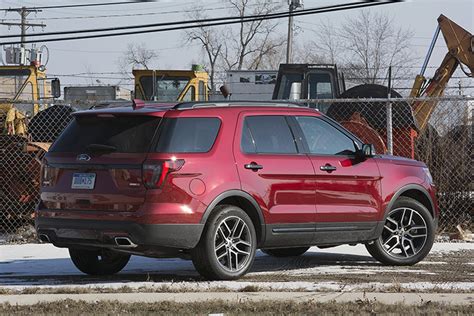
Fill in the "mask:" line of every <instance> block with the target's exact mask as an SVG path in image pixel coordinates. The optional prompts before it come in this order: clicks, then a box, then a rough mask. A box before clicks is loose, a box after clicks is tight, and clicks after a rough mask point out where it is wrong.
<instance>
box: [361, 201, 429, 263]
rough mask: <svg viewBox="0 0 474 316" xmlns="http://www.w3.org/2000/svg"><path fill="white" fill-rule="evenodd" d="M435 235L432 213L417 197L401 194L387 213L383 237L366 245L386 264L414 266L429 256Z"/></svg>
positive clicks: (377, 258)
mask: <svg viewBox="0 0 474 316" xmlns="http://www.w3.org/2000/svg"><path fill="white" fill-rule="evenodd" d="M434 238H435V224H434V220H433V216H432V215H431V213H430V212H429V211H428V210H427V209H426V207H425V206H424V205H423V204H421V203H420V202H418V201H417V200H415V199H412V198H408V197H400V198H398V200H397V201H395V203H394V205H393V207H392V209H391V210H390V211H389V213H388V215H387V219H386V220H385V224H384V229H383V231H382V234H381V236H380V237H379V238H377V239H376V240H374V241H373V242H372V243H370V244H366V248H367V251H368V252H369V253H370V254H371V255H372V257H374V258H375V259H376V260H378V261H380V262H381V263H383V264H387V265H396V266H402V265H413V264H415V263H418V262H420V261H421V260H423V259H424V258H425V257H426V256H427V255H428V253H429V252H430V250H431V247H432V246H433V242H434Z"/></svg>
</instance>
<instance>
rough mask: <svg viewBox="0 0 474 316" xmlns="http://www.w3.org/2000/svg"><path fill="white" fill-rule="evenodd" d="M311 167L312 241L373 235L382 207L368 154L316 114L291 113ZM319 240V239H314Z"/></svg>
mask: <svg viewBox="0 0 474 316" xmlns="http://www.w3.org/2000/svg"><path fill="white" fill-rule="evenodd" d="M294 119H295V120H296V123H297V126H299V127H300V129H301V132H302V134H303V135H304V139H305V144H306V147H307V148H306V150H307V153H308V157H309V158H310V159H311V162H312V164H313V167H314V171H315V182H316V232H317V233H316V243H326V242H344V241H353V240H354V239H355V240H357V239H360V240H363V239H364V238H366V236H370V235H371V234H373V233H375V231H374V230H375V228H376V226H377V224H378V223H377V218H379V212H380V210H381V194H380V188H381V187H380V172H379V169H378V166H377V163H376V162H375V160H374V159H373V158H365V159H360V158H358V157H357V156H356V151H357V147H358V146H361V144H357V143H358V142H357V141H355V140H354V139H353V138H351V137H349V135H348V134H346V132H345V131H344V130H343V129H342V128H340V127H339V126H338V125H337V124H334V123H333V122H332V121H330V120H327V119H326V118H324V117H321V116H295V117H294ZM318 238H319V240H318Z"/></svg>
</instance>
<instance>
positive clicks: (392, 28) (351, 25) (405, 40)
mask: <svg viewBox="0 0 474 316" xmlns="http://www.w3.org/2000/svg"><path fill="white" fill-rule="evenodd" d="M315 34H316V41H315V42H314V43H313V47H314V49H315V50H316V51H317V52H318V53H319V54H320V55H323V56H326V58H325V59H326V60H327V61H328V62H331V63H338V64H339V65H340V66H342V67H343V68H345V69H344V72H345V73H346V77H347V78H350V79H349V81H352V82H354V83H378V84H386V82H387V79H386V78H387V69H388V67H389V66H390V65H391V66H392V76H393V78H394V82H395V83H398V84H399V83H400V82H402V81H404V80H408V79H411V78H412V69H411V66H413V65H414V61H415V59H414V57H413V53H412V49H411V45H410V42H411V39H412V37H413V33H412V31H410V30H408V29H405V28H403V27H399V26H397V25H395V22H394V19H393V18H392V17H390V16H388V15H386V14H383V13H373V12H371V11H369V10H361V11H360V13H359V14H358V15H357V16H356V17H354V18H350V19H348V20H347V21H346V22H345V23H343V24H342V25H341V26H339V27H336V26H334V25H333V24H332V23H331V22H329V21H326V22H324V23H321V24H320V25H319V27H318V29H317V31H316V32H315Z"/></svg>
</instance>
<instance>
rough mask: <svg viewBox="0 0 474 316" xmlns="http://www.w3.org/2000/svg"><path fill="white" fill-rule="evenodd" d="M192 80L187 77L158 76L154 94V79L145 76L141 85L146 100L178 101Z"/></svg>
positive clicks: (141, 80)
mask: <svg viewBox="0 0 474 316" xmlns="http://www.w3.org/2000/svg"><path fill="white" fill-rule="evenodd" d="M189 80H190V78H187V77H168V76H167V77H165V76H156V84H155V87H154V88H155V93H154V94H153V77H152V76H143V77H141V78H140V83H141V85H142V87H143V92H144V93H145V95H144V98H145V100H153V97H156V100H159V101H177V100H178V97H179V95H180V94H181V92H182V91H183V90H184V88H185V87H186V85H187V84H188V82H189Z"/></svg>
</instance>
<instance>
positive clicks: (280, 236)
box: [234, 111, 316, 247]
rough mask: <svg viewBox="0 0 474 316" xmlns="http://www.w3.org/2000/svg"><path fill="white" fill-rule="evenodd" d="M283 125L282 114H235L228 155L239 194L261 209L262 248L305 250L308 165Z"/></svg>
mask: <svg viewBox="0 0 474 316" xmlns="http://www.w3.org/2000/svg"><path fill="white" fill-rule="evenodd" d="M300 150H301V144H299V141H297V140H295V137H294V135H293V133H292V131H291V129H290V127H289V125H288V119H287V113H286V112H280V113H279V114H276V113H275V111H268V112H265V111H259V112H253V111H245V112H242V113H241V114H240V117H239V120H238V124H237V133H236V137H235V140H234V155H235V160H236V166H237V170H238V173H239V177H240V181H241V186H242V190H243V191H246V192H248V193H249V194H251V195H252V196H253V197H254V198H255V199H256V200H257V201H258V202H259V203H260V205H264V206H265V207H266V209H265V210H264V217H265V222H266V224H267V230H266V241H265V246H266V247H269V246H291V245H305V244H308V245H309V244H310V243H311V241H312V240H313V236H314V219H315V211H316V209H315V204H314V203H315V197H314V192H315V191H314V189H315V188H314V182H313V181H312V177H313V174H314V171H313V167H312V165H311V161H310V160H309V159H308V157H307V156H306V155H305V154H304V153H301V152H300Z"/></svg>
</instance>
